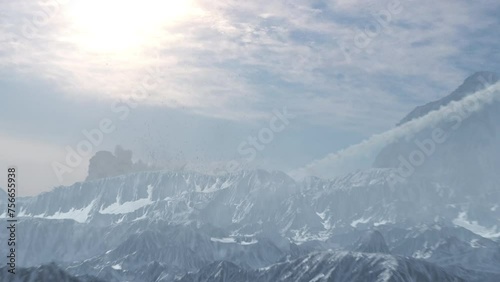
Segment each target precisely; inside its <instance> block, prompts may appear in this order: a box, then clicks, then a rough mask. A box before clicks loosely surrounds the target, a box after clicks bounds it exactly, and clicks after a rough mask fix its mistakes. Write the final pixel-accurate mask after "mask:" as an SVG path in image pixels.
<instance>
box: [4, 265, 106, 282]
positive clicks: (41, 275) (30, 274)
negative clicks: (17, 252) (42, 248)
mask: <svg viewBox="0 0 500 282" xmlns="http://www.w3.org/2000/svg"><path fill="white" fill-rule="evenodd" d="M0 281H9V282H55V281H57V282H104V281H103V280H100V279H97V278H95V277H91V276H83V277H75V276H72V275H69V274H68V273H66V272H65V271H63V270H62V269H60V268H59V267H58V266H57V265H55V264H47V265H42V266H39V267H30V268H19V269H16V273H15V274H11V273H8V272H7V268H6V267H2V268H0Z"/></svg>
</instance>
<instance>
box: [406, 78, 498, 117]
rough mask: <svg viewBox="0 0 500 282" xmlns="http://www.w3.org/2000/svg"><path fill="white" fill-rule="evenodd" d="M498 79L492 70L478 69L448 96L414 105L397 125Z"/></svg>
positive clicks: (480, 88) (491, 83)
mask: <svg viewBox="0 0 500 282" xmlns="http://www.w3.org/2000/svg"><path fill="white" fill-rule="evenodd" d="M498 81H500V76H499V75H498V74H497V73H494V72H488V71H480V72H476V73H474V74H473V75H471V76H469V77H467V78H466V79H465V81H464V82H463V83H462V85H460V86H459V87H458V88H457V89H456V90H455V91H453V92H452V93H451V94H449V95H448V96H446V97H444V98H441V99H439V100H437V101H433V102H430V103H427V104H425V105H422V106H418V107H416V108H415V109H414V110H413V111H411V112H410V113H409V114H408V115H407V116H406V117H404V118H403V119H402V120H401V121H400V122H399V123H398V125H401V124H404V123H406V122H408V121H410V120H413V119H416V118H419V117H422V116H424V115H426V114H428V113H430V112H431V111H435V110H439V108H441V107H443V106H446V105H448V104H449V103H450V102H452V101H459V100H461V99H463V98H464V97H466V96H468V95H470V94H473V93H475V92H477V91H479V90H482V89H484V88H486V87H488V86H490V85H493V84H495V83H497V82H498Z"/></svg>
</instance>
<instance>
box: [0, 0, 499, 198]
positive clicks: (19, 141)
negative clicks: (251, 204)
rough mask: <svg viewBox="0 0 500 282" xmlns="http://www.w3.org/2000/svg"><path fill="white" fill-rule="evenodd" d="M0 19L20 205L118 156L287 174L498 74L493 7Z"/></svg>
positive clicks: (8, 155) (19, 6)
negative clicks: (470, 81)
mask: <svg viewBox="0 0 500 282" xmlns="http://www.w3.org/2000/svg"><path fill="white" fill-rule="evenodd" d="M0 7H1V9H0V89H1V91H0V98H1V103H0V167H1V168H3V170H5V171H6V168H7V167H8V166H16V167H18V170H19V183H20V185H21V186H20V191H19V193H20V195H35V194H38V193H41V192H44V191H49V190H51V189H53V188H54V187H56V186H59V185H70V184H72V183H74V182H76V181H82V180H83V179H84V178H85V177H86V175H87V169H88V160H89V158H90V157H91V156H92V155H93V154H94V153H95V152H97V151H100V150H113V148H114V147H115V146H116V145H121V146H123V147H124V148H126V149H131V150H132V151H134V155H135V157H136V158H140V159H142V160H144V161H146V162H149V163H152V164H156V165H159V166H162V167H165V168H168V169H180V168H183V167H184V168H185V167H187V168H189V169H192V170H200V171H205V172H213V171H232V170H234V169H245V168H265V169H277V170H283V171H285V172H289V171H293V170H295V169H297V168H300V167H304V166H306V165H307V164H309V163H312V162H314V161H315V160H318V159H322V158H323V157H325V156H327V155H329V154H331V153H334V152H337V151H339V150H342V149H344V148H347V147H349V146H351V145H353V144H357V143H359V142H361V141H363V140H365V139H368V138H370V136H372V135H374V134H380V133H383V132H386V131H387V130H390V129H392V128H393V127H394V126H395V124H396V123H398V121H399V120H400V119H401V118H403V117H404V116H405V115H406V114H407V113H408V112H410V111H411V110H412V109H413V108H415V107H416V106H418V105H421V104H425V103H427V102H429V101H433V100H436V99H439V98H441V97H443V96H446V95H447V94H449V93H450V92H451V91H453V90H454V89H455V88H456V87H458V86H459V85H460V84H461V83H462V81H463V80H464V79H465V78H466V77H467V76H469V75H470V74H472V73H474V72H476V71H480V70H489V71H495V72H500V70H499V62H500V53H499V52H498V50H499V49H500V48H499V47H500V28H499V26H500V18H499V17H498V14H499V13H500V2H498V1H493V0H491V1H489V0H486V1H462V0H457V1H451V0H444V1H427V0H423V1H409V0H390V1H360V0H349V1H347V0H336V1H333V0H332V1H305V0H282V1H262V0H255V1H249V2H242V1H232V0H231V1H230V0H220V1H206V0H204V1H201V0H186V1H160V0H142V1H139V0H122V1H118V0H101V1H96V0H85V1H84V0H73V1H72V0H59V1H56V0H45V1H27V0H19V1H8V0H0ZM89 136H90V137H89ZM252 140H253V141H252ZM255 142H256V143H255ZM75 152H76V153H75ZM82 152H83V153H82ZM3 174H6V173H3ZM3 174H1V175H0V181H2V182H1V183H3V182H5V176H4V175H3ZM2 186H4V185H3V184H0V187H2Z"/></svg>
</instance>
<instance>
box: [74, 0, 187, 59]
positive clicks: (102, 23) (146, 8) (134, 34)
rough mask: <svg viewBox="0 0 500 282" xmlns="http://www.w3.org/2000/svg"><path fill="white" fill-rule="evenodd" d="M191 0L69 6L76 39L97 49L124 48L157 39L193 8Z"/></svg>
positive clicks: (108, 0) (90, 0) (104, 0)
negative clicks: (163, 30) (166, 28)
mask: <svg viewBox="0 0 500 282" xmlns="http://www.w3.org/2000/svg"><path fill="white" fill-rule="evenodd" d="M194 11H195V9H194V4H193V2H192V1H191V0H99V1H98V0H81V1H75V2H73V4H72V5H71V6H70V7H69V11H68V14H69V18H70V19H71V20H70V21H71V24H72V27H73V28H74V31H75V33H74V35H73V36H74V40H75V41H76V42H77V44H78V45H79V46H80V47H82V48H85V49H89V50H92V51H97V52H123V51H127V50H131V49H136V48H140V47H141V46H144V45H147V44H148V43H152V42H153V41H155V39H156V40H157V36H158V35H161V33H162V29H163V28H165V27H167V26H169V25H173V24H175V23H177V22H179V21H182V20H185V19H186V18H188V17H189V16H190V15H191V14H192V13H193V12H194Z"/></svg>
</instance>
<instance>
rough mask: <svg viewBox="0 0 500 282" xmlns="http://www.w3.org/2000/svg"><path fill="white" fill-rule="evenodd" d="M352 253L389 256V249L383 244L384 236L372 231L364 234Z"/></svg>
mask: <svg viewBox="0 0 500 282" xmlns="http://www.w3.org/2000/svg"><path fill="white" fill-rule="evenodd" d="M354 251H356V252H362V253H381V254H389V253H390V251H389V247H387V244H386V243H385V240H384V236H382V234H381V233H380V232H379V231H378V230H373V231H370V232H368V233H367V234H365V235H364V236H363V237H362V238H361V239H360V240H359V241H358V242H357V243H356V245H355V248H354Z"/></svg>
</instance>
